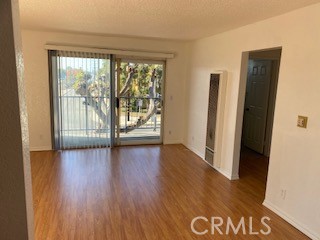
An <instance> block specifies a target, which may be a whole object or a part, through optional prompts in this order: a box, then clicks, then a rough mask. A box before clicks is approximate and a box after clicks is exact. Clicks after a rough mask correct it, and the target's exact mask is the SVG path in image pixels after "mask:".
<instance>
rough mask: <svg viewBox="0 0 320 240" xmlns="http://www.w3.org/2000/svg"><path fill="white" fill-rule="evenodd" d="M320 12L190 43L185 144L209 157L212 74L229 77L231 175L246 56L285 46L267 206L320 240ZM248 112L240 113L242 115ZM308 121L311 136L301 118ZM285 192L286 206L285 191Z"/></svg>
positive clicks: (224, 168)
mask: <svg viewBox="0 0 320 240" xmlns="http://www.w3.org/2000/svg"><path fill="white" fill-rule="evenodd" d="M319 23H320V4H316V5H312V6H309V7H306V8H303V9H300V10H296V11H294V12H291V13H288V14H285V15H282V16H278V17H274V18H271V19H268V20H265V21H262V22H258V23H255V24H251V25H248V26H245V27H242V28H239V29H236V30H233V31H229V32H226V33H222V34H219V35H215V36H212V37H209V38H205V39H201V40H198V41H195V42H192V43H190V44H189V45H188V48H189V50H188V51H189V54H190V62H189V68H188V69H189V70H188V75H189V78H188V79H187V83H186V95H185V100H186V102H187V106H186V112H185V114H186V119H187V123H186V125H185V131H184V132H185V136H184V144H185V145H187V146H188V147H189V148H190V149H192V150H193V151H195V152H196V153H198V154H199V155H201V156H203V155H204V150H205V139H206V138H205V133H206V118H207V102H208V88H209V74H210V72H212V71H213V70H227V71H228V87H227V100H226V111H225V114H226V115H225V121H224V139H223V149H222V162H221V169H220V171H221V172H222V173H224V174H225V175H226V176H228V177H230V178H231V177H233V176H236V174H237V172H233V171H232V166H233V161H234V159H233V153H234V151H235V150H236V152H237V151H238V150H239V149H238V148H239V146H235V145H234V143H235V130H236V117H237V104H238V96H239V92H238V91H239V84H240V67H241V55H242V52H244V51H251V50H257V49H265V48H274V47H279V46H282V58H281V66H280V76H279V84H278V92H277V102H276V109H275V120H274V128H273V141H272V146H271V158H270V166H269V174H268V186H267V192H266V201H265V204H266V205H267V206H268V207H270V208H272V209H273V210H274V211H277V213H278V214H281V215H282V216H286V218H287V220H289V221H291V222H292V223H293V224H295V225H296V226H297V227H299V228H300V229H301V230H303V231H304V232H305V233H307V234H309V236H313V238H320V201H319V199H320V177H319V176H320V174H319V172H320V161H319V156H320V107H319V103H320V94H319V93H320V92H319V89H320V73H319V72H318V70H319V69H320V60H319V56H320V27H319ZM241 111H242V110H241ZM298 115H305V116H308V117H309V125H308V128H307V129H301V128H298V127H297V126H296V121H297V116H298ZM282 189H286V190H287V194H286V199H285V200H283V199H282V198H281V194H280V193H281V190H282Z"/></svg>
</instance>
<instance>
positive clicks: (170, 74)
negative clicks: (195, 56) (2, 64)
mask: <svg viewBox="0 0 320 240" xmlns="http://www.w3.org/2000/svg"><path fill="white" fill-rule="evenodd" d="M22 40H23V42H22V44H23V51H24V58H25V77H26V94H27V107H28V113H29V131H30V148H31V150H47V149H51V132H50V131H51V130H50V129H51V128H50V97H49V80H48V56H47V51H46V50H45V49H44V45H45V44H46V43H65V44H75V45H84V46H98V47H107V48H124V49H137V50H147V51H156V52H173V53H175V55H176V56H175V58H174V59H169V60H168V61H167V69H166V70H167V79H166V88H165V99H166V103H165V120H164V126H165V128H164V143H166V144H169V143H181V142H182V138H183V127H184V125H183V121H184V119H183V117H184V108H183V106H184V96H183V93H184V82H185V74H186V71H185V69H186V64H185V60H186V57H185V45H186V44H185V43H184V42H178V41H164V40H148V39H139V38H120V37H103V36H89V35H75V34H66V33H55V32H39V31H30V30H23V31H22ZM169 131H171V134H169Z"/></svg>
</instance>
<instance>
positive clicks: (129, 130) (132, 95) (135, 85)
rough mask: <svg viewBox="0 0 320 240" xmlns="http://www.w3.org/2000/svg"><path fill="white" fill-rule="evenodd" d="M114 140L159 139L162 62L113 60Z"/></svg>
mask: <svg viewBox="0 0 320 240" xmlns="http://www.w3.org/2000/svg"><path fill="white" fill-rule="evenodd" d="M116 79H117V97H118V108H117V136H118V140H119V141H118V144H119V145H126V144H139V143H140V144H142V143H144V144H148V143H161V142H162V119H163V113H162V100H163V83H164V63H163V62H142V61H135V60H120V59H118V60H117V69H116Z"/></svg>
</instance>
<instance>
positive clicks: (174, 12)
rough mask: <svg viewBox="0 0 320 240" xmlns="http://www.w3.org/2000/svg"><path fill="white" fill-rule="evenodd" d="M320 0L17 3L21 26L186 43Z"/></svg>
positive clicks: (38, 0)
mask: <svg viewBox="0 0 320 240" xmlns="http://www.w3.org/2000/svg"><path fill="white" fill-rule="evenodd" d="M316 2H320V0H20V10H21V23H22V27H23V28H28V29H39V30H54V31H65V32H82V33H91V34H104V35H123V36H139V37H154V38H165V39H180V40H190V39H197V38H202V37H206V36H211V35H214V34H217V33H220V32H224V31H227V30H230V29H234V28H237V27H240V26H243V25H246V24H250V23H253V22H256V21H259V20H263V19H266V18H270V17H273V16H276V15H280V14H283V13H285V12H289V11H292V10H294V9H297V8H301V7H304V6H307V5H310V4H313V3H316Z"/></svg>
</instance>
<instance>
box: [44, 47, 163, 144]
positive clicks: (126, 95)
mask: <svg viewBox="0 0 320 240" xmlns="http://www.w3.org/2000/svg"><path fill="white" fill-rule="evenodd" d="M112 59H113V56H112V55H106V54H96V53H81V52H70V51H49V60H50V81H51V105H52V107H51V108H52V127H53V129H52V132H53V143H54V144H53V145H54V146H53V147H54V149H71V148H101V147H109V146H113V145H129V144H159V143H162V126H163V105H162V103H163V85H164V84H163V83H164V76H165V68H164V66H165V65H164V62H161V61H141V60H123V59H121V60H120V59H117V60H115V61H113V60H112Z"/></svg>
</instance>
